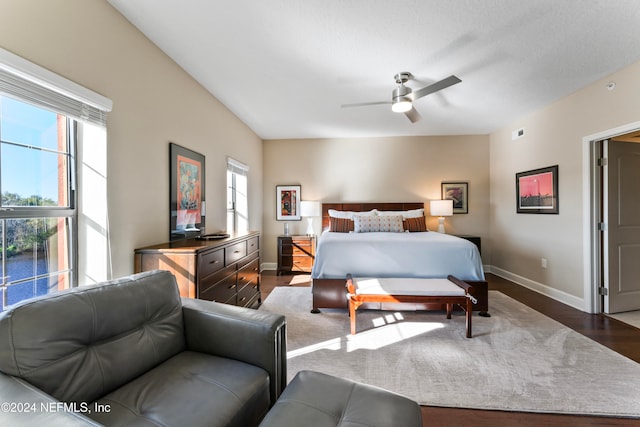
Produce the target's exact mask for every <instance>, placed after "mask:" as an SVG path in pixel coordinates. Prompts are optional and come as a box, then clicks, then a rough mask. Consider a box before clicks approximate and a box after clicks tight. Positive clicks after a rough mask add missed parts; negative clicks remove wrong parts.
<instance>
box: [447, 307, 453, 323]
mask: <svg viewBox="0 0 640 427" xmlns="http://www.w3.org/2000/svg"><path fill="white" fill-rule="evenodd" d="M452 311H453V304H447V319H451V312H452Z"/></svg>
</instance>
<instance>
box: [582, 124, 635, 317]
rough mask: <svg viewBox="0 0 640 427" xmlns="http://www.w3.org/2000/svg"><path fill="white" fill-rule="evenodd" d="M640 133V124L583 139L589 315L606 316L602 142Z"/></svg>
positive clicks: (586, 296)
mask: <svg viewBox="0 0 640 427" xmlns="http://www.w3.org/2000/svg"><path fill="white" fill-rule="evenodd" d="M639 130H640V121H637V122H633V123H629V124H626V125H622V126H618V127H616V128H612V129H608V130H604V131H601V132H598V133H595V134H592V135H587V136H585V137H583V138H582V183H583V185H582V259H583V277H584V283H583V286H584V304H585V307H584V308H585V311H586V312H588V313H602V311H603V306H602V299H601V298H600V295H599V293H598V288H599V287H600V286H601V285H602V284H601V279H600V277H601V271H600V270H601V266H600V257H601V251H600V248H599V245H600V239H599V237H598V227H597V226H598V224H597V222H598V215H599V209H600V203H601V196H602V194H601V191H600V182H599V180H598V177H599V173H600V172H599V171H598V158H597V156H596V155H595V154H596V153H595V147H596V143H597V142H598V141H601V140H604V139H610V138H613V137H616V136H619V135H624V134H625V133H631V132H637V131H639Z"/></svg>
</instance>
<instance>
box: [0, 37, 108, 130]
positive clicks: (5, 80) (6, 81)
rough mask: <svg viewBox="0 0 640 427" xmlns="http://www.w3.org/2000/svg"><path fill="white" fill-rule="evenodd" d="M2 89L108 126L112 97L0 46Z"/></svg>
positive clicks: (57, 110) (78, 117)
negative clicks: (109, 97) (107, 96)
mask: <svg viewBox="0 0 640 427" xmlns="http://www.w3.org/2000/svg"><path fill="white" fill-rule="evenodd" d="M0 92H2V93H4V94H6V95H8V96H13V97H17V98H19V99H22V100H24V101H27V102H30V103H32V104H34V105H37V106H39V107H42V108H45V109H48V110H51V111H55V112H58V113H62V114H65V115H67V116H70V117H73V118H75V119H78V120H82V121H86V122H89V123H93V124H97V125H101V126H106V123H107V113H108V112H109V111H111V108H112V104H113V103H112V101H111V100H110V99H108V98H105V97H104V96H102V95H100V94H98V93H95V92H93V91H91V90H89V89H86V88H84V87H82V86H80V85H78V84H76V83H74V82H72V81H70V80H67V79H65V78H64V77H61V76H59V75H57V74H55V73H53V72H51V71H49V70H47V69H45V68H42V67H40V66H39V65H36V64H33V63H32V62H29V61H27V60H25V59H23V58H21V57H19V56H17V55H14V54H12V53H11V52H9V51H6V50H4V49H1V48H0Z"/></svg>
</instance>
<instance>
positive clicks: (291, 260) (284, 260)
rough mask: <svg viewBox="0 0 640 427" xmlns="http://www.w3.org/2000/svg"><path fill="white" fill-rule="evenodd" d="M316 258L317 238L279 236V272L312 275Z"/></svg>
mask: <svg viewBox="0 0 640 427" xmlns="http://www.w3.org/2000/svg"><path fill="white" fill-rule="evenodd" d="M315 257H316V236H278V272H277V274H282V273H291V272H306V273H310V272H311V268H313V261H314V260H315Z"/></svg>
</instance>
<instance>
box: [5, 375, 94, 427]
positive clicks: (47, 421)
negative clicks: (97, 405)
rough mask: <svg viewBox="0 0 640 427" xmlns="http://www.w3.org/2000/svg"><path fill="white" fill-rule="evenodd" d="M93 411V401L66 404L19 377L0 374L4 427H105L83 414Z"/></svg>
mask: <svg viewBox="0 0 640 427" xmlns="http://www.w3.org/2000/svg"><path fill="white" fill-rule="evenodd" d="M92 410H93V404H91V403H89V402H76V403H75V404H73V403H67V404H64V403H62V402H59V401H58V400H56V399H54V398H53V397H51V396H49V395H48V394H46V393H44V392H43V391H41V390H38V389H37V388H35V387H34V386H32V385H31V384H29V383H27V382H25V381H23V380H21V379H19V378H16V377H12V376H9V375H5V374H3V373H0V425H2V426H25V427H26V426H47V427H49V426H51V427H58V426H59V427H68V426H70V427H76V426H83V427H87V426H101V425H102V424H98V423H96V422H95V421H93V420H91V419H90V418H88V417H86V416H84V415H83V414H86V413H88V411H92Z"/></svg>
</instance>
